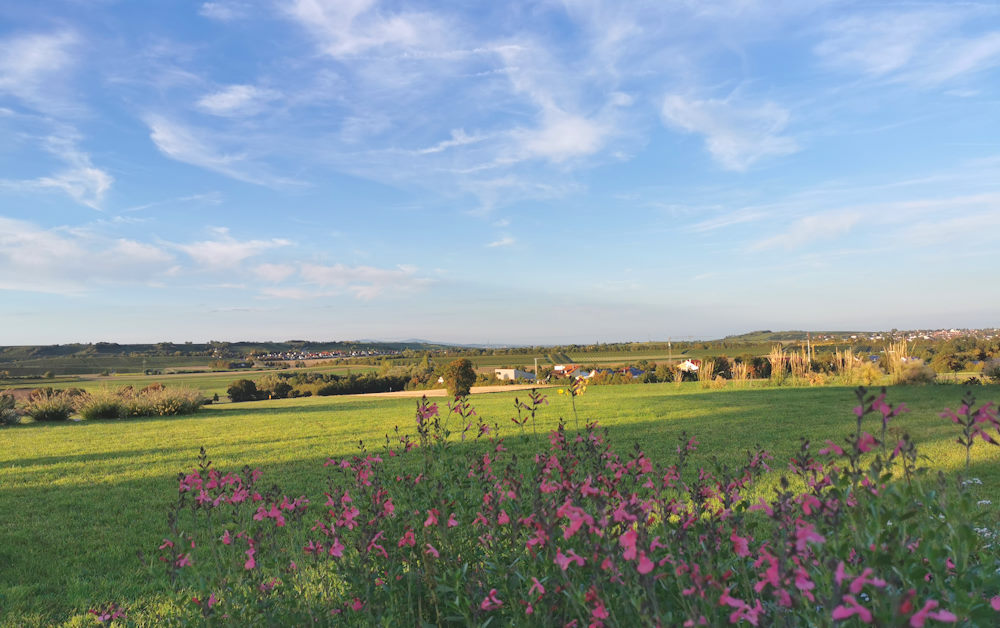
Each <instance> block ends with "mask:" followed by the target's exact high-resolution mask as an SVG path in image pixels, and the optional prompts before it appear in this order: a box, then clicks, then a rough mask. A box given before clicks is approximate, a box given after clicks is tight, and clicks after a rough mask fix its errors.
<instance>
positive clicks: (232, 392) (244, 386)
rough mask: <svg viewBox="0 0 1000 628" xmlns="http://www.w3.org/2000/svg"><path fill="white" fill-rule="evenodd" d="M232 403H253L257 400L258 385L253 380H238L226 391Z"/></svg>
mask: <svg viewBox="0 0 1000 628" xmlns="http://www.w3.org/2000/svg"><path fill="white" fill-rule="evenodd" d="M226 394H227V395H229V400H230V401H253V400H254V399H256V398H257V384H255V383H253V380H249V379H238V380H236V381H235V382H233V383H232V384H230V385H229V388H227V389H226Z"/></svg>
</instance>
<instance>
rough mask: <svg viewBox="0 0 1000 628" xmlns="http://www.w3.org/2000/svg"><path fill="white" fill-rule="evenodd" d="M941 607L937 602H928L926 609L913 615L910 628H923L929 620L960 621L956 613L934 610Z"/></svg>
mask: <svg viewBox="0 0 1000 628" xmlns="http://www.w3.org/2000/svg"><path fill="white" fill-rule="evenodd" d="M938 606H940V605H939V604H938V603H937V601H936V600H927V602H926V603H925V604H924V607H923V608H921V609H920V610H919V611H917V612H916V613H914V614H913V616H912V617H910V626H911V627H912V628H923V625H924V622H926V621H927V620H928V619H934V620H937V621H949V622H954V621H958V617H956V616H955V613H952V612H951V611H946V610H940V611H935V610H934V609H935V608H937V607H938Z"/></svg>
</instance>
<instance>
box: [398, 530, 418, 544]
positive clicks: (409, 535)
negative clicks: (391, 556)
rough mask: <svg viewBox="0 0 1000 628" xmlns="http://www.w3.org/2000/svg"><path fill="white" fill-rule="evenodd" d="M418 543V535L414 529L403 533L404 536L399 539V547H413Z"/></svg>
mask: <svg viewBox="0 0 1000 628" xmlns="http://www.w3.org/2000/svg"><path fill="white" fill-rule="evenodd" d="M416 544H417V537H415V536H414V535H413V530H407V531H406V534H404V535H403V538H401V539H399V543H398V544H397V547H406V546H409V547H413V546H414V545H416Z"/></svg>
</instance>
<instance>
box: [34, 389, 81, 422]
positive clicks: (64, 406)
mask: <svg viewBox="0 0 1000 628" xmlns="http://www.w3.org/2000/svg"><path fill="white" fill-rule="evenodd" d="M36 392H37V391H36ZM76 397H77V395H74V394H73V393H71V392H69V391H60V392H49V391H44V392H39V393H38V394H35V393H33V394H32V396H31V397H30V399H29V400H28V403H27V405H25V407H24V413H25V414H26V415H28V416H30V417H31V418H32V419H33V420H35V421H66V420H68V419H69V417H70V416H71V415H72V414H73V412H74V411H75V410H76V403H75V398H76Z"/></svg>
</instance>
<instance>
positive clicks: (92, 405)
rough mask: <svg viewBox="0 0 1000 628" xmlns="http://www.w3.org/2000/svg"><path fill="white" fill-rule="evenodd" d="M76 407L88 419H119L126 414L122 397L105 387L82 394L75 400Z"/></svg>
mask: <svg viewBox="0 0 1000 628" xmlns="http://www.w3.org/2000/svg"><path fill="white" fill-rule="evenodd" d="M76 409H77V412H79V413H80V416H81V417H83V418H84V419H87V420H88V421H92V420H95V419H121V418H124V417H125V416H127V414H126V410H125V404H124V403H123V402H122V398H121V397H120V396H119V395H117V394H115V393H114V392H112V391H111V390H110V389H107V388H105V389H101V390H96V391H93V392H90V393H88V394H87V395H82V396H81V397H80V398H79V399H78V400H77V406H76Z"/></svg>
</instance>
